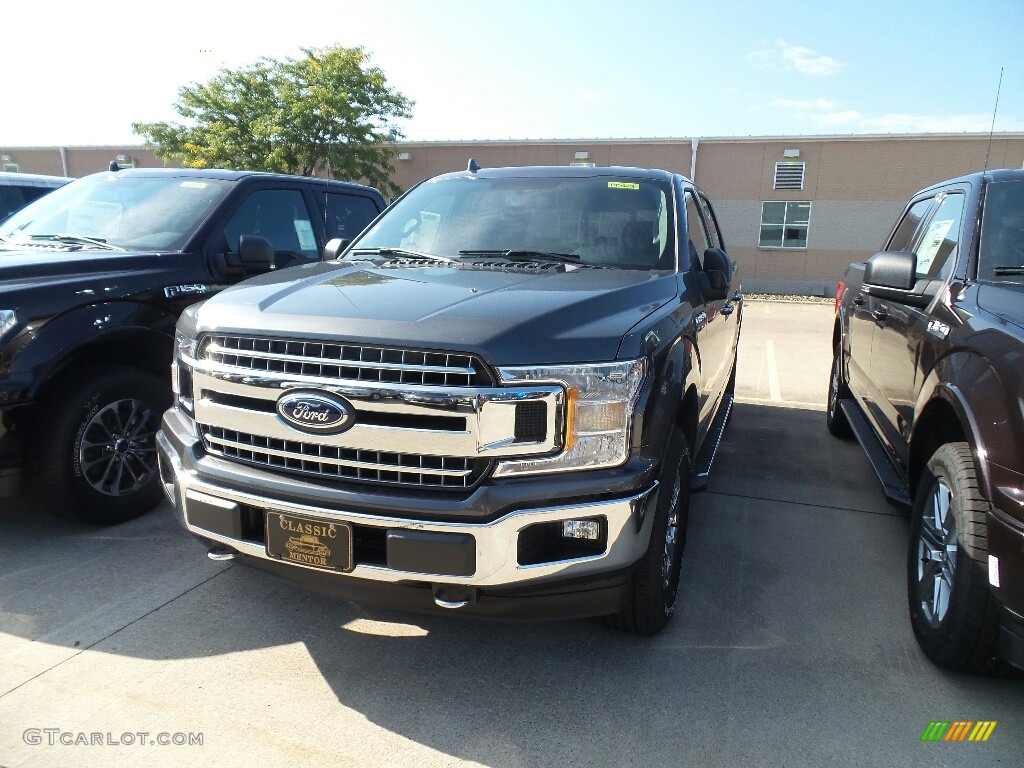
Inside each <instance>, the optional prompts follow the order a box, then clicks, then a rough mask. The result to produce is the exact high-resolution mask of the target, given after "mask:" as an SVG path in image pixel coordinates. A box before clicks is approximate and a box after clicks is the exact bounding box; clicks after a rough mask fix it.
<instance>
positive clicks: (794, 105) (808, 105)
mask: <svg viewBox="0 0 1024 768" xmlns="http://www.w3.org/2000/svg"><path fill="white" fill-rule="evenodd" d="M768 106H769V107H781V108H783V109H797V110H800V111H803V112H814V111H817V110H822V109H823V110H829V109H835V108H836V106H837V105H836V103H835V102H834V101H832V100H830V99H775V100H774V101H770V102H768Z"/></svg>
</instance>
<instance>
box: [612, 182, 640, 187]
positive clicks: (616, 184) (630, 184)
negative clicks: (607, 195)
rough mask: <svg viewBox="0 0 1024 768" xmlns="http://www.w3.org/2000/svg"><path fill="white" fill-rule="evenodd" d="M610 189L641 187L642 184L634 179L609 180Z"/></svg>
mask: <svg viewBox="0 0 1024 768" xmlns="http://www.w3.org/2000/svg"><path fill="white" fill-rule="evenodd" d="M608 189H640V185H639V184H634V183H633V182H632V181H609V182H608Z"/></svg>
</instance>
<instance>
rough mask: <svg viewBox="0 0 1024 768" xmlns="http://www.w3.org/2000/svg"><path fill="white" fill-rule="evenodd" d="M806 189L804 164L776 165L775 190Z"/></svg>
mask: <svg viewBox="0 0 1024 768" xmlns="http://www.w3.org/2000/svg"><path fill="white" fill-rule="evenodd" d="M803 188H804V164H803V163H792V162H789V163H776V164H775V189H803Z"/></svg>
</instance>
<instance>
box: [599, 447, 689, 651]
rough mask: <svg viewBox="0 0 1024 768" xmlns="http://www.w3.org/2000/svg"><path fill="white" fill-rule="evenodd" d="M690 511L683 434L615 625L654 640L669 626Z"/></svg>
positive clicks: (669, 459)
mask: <svg viewBox="0 0 1024 768" xmlns="http://www.w3.org/2000/svg"><path fill="white" fill-rule="evenodd" d="M689 511H690V449H689V446H688V445H687V442H686V437H685V436H684V435H683V433H682V432H680V431H678V430H677V431H676V432H675V434H673V436H672V440H671V442H670V443H669V448H668V452H667V454H666V456H665V462H664V465H663V468H662V472H661V476H660V486H659V489H658V504H657V508H656V510H655V513H654V527H653V529H652V531H651V541H650V543H649V544H648V546H647V552H646V553H645V554H644V557H643V559H642V560H641V561H640V564H639V566H638V568H637V571H636V574H635V576H634V582H633V595H632V599H631V601H630V604H629V605H628V606H627V607H626V608H625V609H624V610H623V611H621V612H620V613H617V614H615V615H613V616H609V617H607V623H608V624H609V625H610V626H612V627H614V628H615V629H620V630H623V631H625V632H632V633H634V634H637V635H645V636H650V635H655V634H657V633H658V632H660V631H661V630H662V629H664V627H665V625H666V624H668V621H669V619H671V618H672V614H673V612H674V611H675V607H676V598H677V597H678V595H679V572H680V570H681V568H682V562H683V550H684V549H685V547H686V524H687V519H688V516H689Z"/></svg>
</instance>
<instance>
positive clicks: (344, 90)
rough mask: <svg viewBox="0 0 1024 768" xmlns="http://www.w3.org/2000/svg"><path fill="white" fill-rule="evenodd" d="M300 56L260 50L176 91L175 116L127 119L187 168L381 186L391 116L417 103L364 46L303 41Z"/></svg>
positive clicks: (159, 151) (387, 187)
mask: <svg viewBox="0 0 1024 768" xmlns="http://www.w3.org/2000/svg"><path fill="white" fill-rule="evenodd" d="M302 53H303V54H304V55H303V56H302V57H301V58H298V59H292V58H288V59H285V60H284V61H278V60H275V59H269V58H262V59H260V60H259V61H257V62H256V63H255V64H251V65H248V66H245V67H242V68H240V69H237V70H229V69H227V68H222V69H221V70H220V72H219V73H218V74H217V75H216V76H215V77H214V78H213V79H211V80H210V81H209V82H207V83H204V84H196V83H192V84H190V85H187V86H183V87H182V88H180V89H179V90H178V102H177V103H176V104H175V105H174V110H175V111H176V112H177V113H178V114H179V115H180V116H181V117H182V118H185V120H186V121H187V124H184V125H183V124H180V123H133V124H132V130H133V131H134V132H135V133H136V134H138V135H140V136H142V137H143V138H144V139H145V142H146V146H147V147H150V148H152V149H153V150H154V151H155V153H156V155H157V157H159V158H160V159H162V160H177V161H179V162H181V164H182V165H184V166H185V167H187V168H235V169H243V170H258V171H273V172H276V173H293V174H299V175H302V176H312V175H313V174H314V173H316V172H317V171H324V172H327V173H328V174H329V175H330V176H332V177H333V178H335V179H351V180H357V179H362V180H365V181H366V182H368V183H369V184H372V185H373V186H375V187H377V188H379V189H380V190H381V191H382V192H384V193H385V194H397V193H398V192H400V191H401V190H400V189H399V188H398V187H397V186H395V184H393V183H392V181H391V174H392V173H394V167H393V166H392V165H391V157H392V155H393V150H392V149H391V147H390V146H389V143H390V142H392V141H393V140H394V139H395V138H396V137H400V136H401V135H402V133H401V131H400V130H399V129H398V127H397V126H396V125H395V124H394V121H395V120H397V119H399V118H406V117H409V116H410V114H411V108H412V105H413V102H411V101H409V99H407V98H405V97H404V96H403V95H402V94H401V93H399V92H398V91H396V90H394V89H393V88H390V87H389V86H388V84H387V79H386V78H385V76H384V72H383V71H381V70H380V69H378V68H376V67H370V66H369V54H367V53H366V52H365V51H364V50H363V49H362V48H343V47H341V46H334V47H330V48H322V49H312V48H303V49H302Z"/></svg>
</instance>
